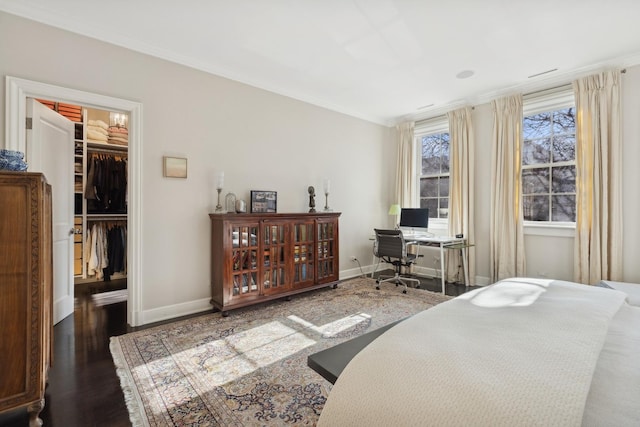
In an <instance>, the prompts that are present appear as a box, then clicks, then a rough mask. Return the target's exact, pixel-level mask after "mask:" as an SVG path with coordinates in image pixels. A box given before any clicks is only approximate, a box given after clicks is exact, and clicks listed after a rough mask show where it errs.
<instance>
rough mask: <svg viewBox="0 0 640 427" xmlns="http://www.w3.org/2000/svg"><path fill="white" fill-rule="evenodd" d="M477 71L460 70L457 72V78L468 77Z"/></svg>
mask: <svg viewBox="0 0 640 427" xmlns="http://www.w3.org/2000/svg"><path fill="white" fill-rule="evenodd" d="M474 74H475V73H474V72H473V70H464V71H460V72H459V73H458V74H456V78H458V79H468V78H469V77H471V76H473V75H474Z"/></svg>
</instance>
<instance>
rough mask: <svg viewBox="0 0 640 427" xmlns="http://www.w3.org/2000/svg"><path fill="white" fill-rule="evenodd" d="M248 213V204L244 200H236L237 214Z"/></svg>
mask: <svg viewBox="0 0 640 427" xmlns="http://www.w3.org/2000/svg"><path fill="white" fill-rule="evenodd" d="M246 211H247V204H246V203H245V202H244V200H241V199H238V200H236V212H237V213H245V212H246Z"/></svg>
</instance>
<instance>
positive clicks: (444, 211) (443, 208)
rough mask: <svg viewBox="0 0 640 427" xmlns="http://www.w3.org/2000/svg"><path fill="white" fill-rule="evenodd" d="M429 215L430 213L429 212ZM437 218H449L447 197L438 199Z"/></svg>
mask: <svg viewBox="0 0 640 427" xmlns="http://www.w3.org/2000/svg"><path fill="white" fill-rule="evenodd" d="M429 216H431V214H429ZM438 217H439V218H449V199H448V198H446V197H445V198H441V199H440V209H439V210H438Z"/></svg>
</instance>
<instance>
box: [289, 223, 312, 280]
mask: <svg viewBox="0 0 640 427" xmlns="http://www.w3.org/2000/svg"><path fill="white" fill-rule="evenodd" d="M313 237H314V236H313V221H308V222H301V223H294V224H293V233H292V239H293V242H292V246H293V286H294V287H296V286H297V285H300V286H304V285H308V284H311V283H313V281H314V267H315V260H314V251H313V242H314V240H313Z"/></svg>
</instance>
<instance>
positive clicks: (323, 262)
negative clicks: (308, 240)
mask: <svg viewBox="0 0 640 427" xmlns="http://www.w3.org/2000/svg"><path fill="white" fill-rule="evenodd" d="M336 233H337V225H336V224H335V223H334V222H320V221H318V223H317V240H316V244H317V254H318V255H317V256H318V271H317V275H318V281H322V280H327V279H331V280H336V279H337V273H338V272H337V268H338V266H337V265H336V259H337V257H336V255H337V246H336V244H337V239H336Z"/></svg>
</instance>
